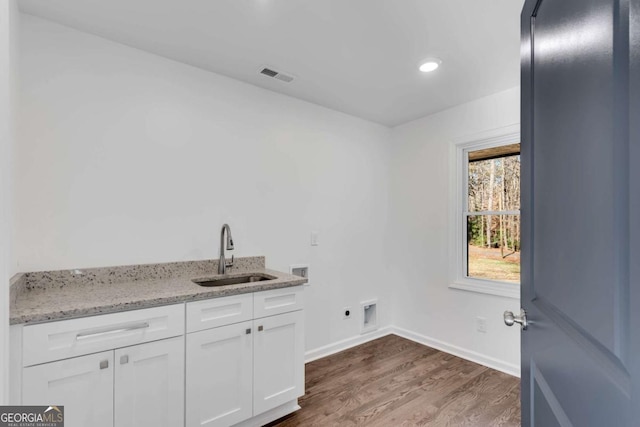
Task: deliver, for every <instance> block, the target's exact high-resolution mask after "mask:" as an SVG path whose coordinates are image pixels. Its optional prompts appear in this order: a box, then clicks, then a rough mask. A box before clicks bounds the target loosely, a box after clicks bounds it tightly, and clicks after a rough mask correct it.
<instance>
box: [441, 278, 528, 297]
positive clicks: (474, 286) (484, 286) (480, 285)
mask: <svg viewBox="0 0 640 427" xmlns="http://www.w3.org/2000/svg"><path fill="white" fill-rule="evenodd" d="M449 288H450V289H458V290H461V291H467V292H475V293H479V294H488V295H496V296H500V297H506V298H513V299H518V300H519V299H520V284H515V283H504V282H492V281H488V280H477V279H462V280H456V281H455V282H453V283H452V284H450V285H449Z"/></svg>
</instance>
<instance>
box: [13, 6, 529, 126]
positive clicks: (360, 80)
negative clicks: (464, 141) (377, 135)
mask: <svg viewBox="0 0 640 427" xmlns="http://www.w3.org/2000/svg"><path fill="white" fill-rule="evenodd" d="M19 4H20V9H21V10H22V11H23V12H25V13H29V14H33V15H36V16H39V17H42V18H45V19H50V20H52V21H56V22H58V23H61V24H64V25H67V26H70V27H73V28H76V29H78V30H81V31H85V32H88V33H92V34H95V35H98V36H102V37H105V38H107V39H111V40H113V41H116V42H120V43H123V44H126V45H129V46H132V47H136V48H138V49H142V50H145V51H148V52H152V53H155V54H158V55H161V56H164V57H167V58H171V59H174V60H177V61H180V62H184V63H186V64H190V65H193V66H196V67H199V68H203V69H205V70H210V71H213V72H216V73H219V74H223V75H226V76H229V77H232V78H235V79H238V80H242V81H245V82H247V83H251V84H254V85H256V86H260V87H263V88H266V89H270V90H273V91H275V92H280V93H283V94H286V95H290V96H293V97H296V98H300V99H304V100H307V101H310V102H313V103H315V104H319V105H322V106H325V107H328V108H331V109H334V110H338V111H342V112H344V113H347V114H351V115H354V116H358V117H362V118H364V119H367V120H371V121H374V122H378V123H381V124H384V125H387V126H396V125H398V124H401V123H405V122H407V121H410V120H413V119H416V118H419V117H422V116H425V115H428V114H432V113H434V112H437V111H441V110H443V109H446V108H449V107H452V106H454V105H458V104H461V103H464V102H467V101H470V100H473V99H477V98H480V97H483V96H486V95H489V94H492V93H495V92H498V91H501V90H505V89H508V88H511V87H514V86H517V85H518V84H519V77H520V76H519V73H520V67H519V55H520V47H519V45H520V42H519V31H520V30H519V28H520V18H519V16H520V10H521V9H522V5H523V0H400V1H398V0H395V1H394V0H108V1H105V0H20V2H19ZM428 57H437V58H439V59H441V60H442V65H441V67H440V68H439V69H438V70H436V71H435V72H433V73H428V74H424V73H421V72H420V71H419V70H418V65H419V64H420V62H421V60H422V59H425V58H428ZM263 66H269V67H270V68H274V69H276V70H279V71H283V72H286V73H290V74H293V75H294V76H295V77H296V78H295V80H294V81H293V82H291V83H284V82H281V81H278V80H275V79H272V78H269V77H266V76H263V75H261V74H259V73H258V71H259V70H261V69H262V67H263Z"/></svg>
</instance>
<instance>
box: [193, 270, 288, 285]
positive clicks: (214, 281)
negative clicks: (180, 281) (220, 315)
mask: <svg viewBox="0 0 640 427" xmlns="http://www.w3.org/2000/svg"><path fill="white" fill-rule="evenodd" d="M275 278H276V277H275V276H270V275H268V274H263V273H247V274H239V275H233V276H218V277H208V278H202V279H193V280H192V281H193V283H195V284H197V285H200V286H227V285H240V284H243V283H253V282H262V281H264V280H273V279H275Z"/></svg>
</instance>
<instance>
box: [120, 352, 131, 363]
mask: <svg viewBox="0 0 640 427" xmlns="http://www.w3.org/2000/svg"><path fill="white" fill-rule="evenodd" d="M127 363H129V356H127V355H126V354H125V355H124V356H120V364H121V365H125V364H127Z"/></svg>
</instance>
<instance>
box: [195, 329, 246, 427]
mask: <svg viewBox="0 0 640 427" xmlns="http://www.w3.org/2000/svg"><path fill="white" fill-rule="evenodd" d="M253 336H254V331H253V330H252V322H251V321H248V322H242V323H236V324H234V325H229V326H222V327H219V328H213V329H208V330H204V331H200V332H194V333H192V334H188V335H187V381H186V384H187V399H186V401H187V407H186V420H187V426H188V427H196V426H207V427H214V426H216V427H217V426H230V425H233V424H236V423H238V422H240V421H243V420H246V419H249V418H251V416H252V415H253V410H252V386H253V379H252V378H253V365H252V360H253Z"/></svg>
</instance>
